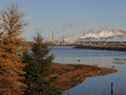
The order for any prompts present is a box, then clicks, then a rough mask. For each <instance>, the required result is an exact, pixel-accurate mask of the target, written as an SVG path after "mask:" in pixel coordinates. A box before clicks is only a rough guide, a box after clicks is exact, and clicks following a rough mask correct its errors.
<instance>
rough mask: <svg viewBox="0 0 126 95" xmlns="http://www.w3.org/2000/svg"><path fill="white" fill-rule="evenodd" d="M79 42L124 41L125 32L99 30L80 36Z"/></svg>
mask: <svg viewBox="0 0 126 95" xmlns="http://www.w3.org/2000/svg"><path fill="white" fill-rule="evenodd" d="M80 39H81V40H85V39H86V40H101V39H102V40H103V39H104V40H126V31H125V30H100V31H97V32H86V33H83V35H82V36H80Z"/></svg>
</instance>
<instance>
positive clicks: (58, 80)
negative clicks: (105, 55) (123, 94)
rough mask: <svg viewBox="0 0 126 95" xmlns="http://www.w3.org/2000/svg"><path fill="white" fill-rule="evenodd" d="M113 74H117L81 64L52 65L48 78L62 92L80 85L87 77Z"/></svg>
mask: <svg viewBox="0 0 126 95" xmlns="http://www.w3.org/2000/svg"><path fill="white" fill-rule="evenodd" d="M114 72H117V70H115V69H110V68H99V67H96V66H88V65H82V64H53V65H52V71H51V74H50V75H49V77H48V78H49V80H51V81H53V82H54V83H55V84H56V86H57V87H58V88H60V89H61V90H63V91H64V90H68V89H70V88H72V87H74V86H76V85H78V84H80V83H82V82H83V81H84V80H85V79H86V78H87V77H92V76H99V75H106V74H110V73H114Z"/></svg>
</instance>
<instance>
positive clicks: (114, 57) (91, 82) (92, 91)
mask: <svg viewBox="0 0 126 95" xmlns="http://www.w3.org/2000/svg"><path fill="white" fill-rule="evenodd" d="M52 53H53V54H54V56H55V62H57V63H61V64H68V63H69V64H71V63H72V64H78V63H79V64H88V65H98V66H102V67H109V68H111V67H112V66H114V67H115V68H116V69H118V72H117V73H114V74H110V75H105V76H96V77H91V78H87V80H85V81H84V82H83V83H81V84H79V85H77V86H75V87H73V88H71V89H69V90H67V91H66V92H65V93H64V94H65V95H111V94H110V89H111V87H110V83H111V82H113V83H114V87H113V89H114V95H126V90H125V88H126V64H125V63H126V62H125V60H126V52H123V51H107V50H91V49H75V48H70V47H67V48H53V49H52ZM122 60H123V63H124V64H115V63H117V62H119V61H122Z"/></svg>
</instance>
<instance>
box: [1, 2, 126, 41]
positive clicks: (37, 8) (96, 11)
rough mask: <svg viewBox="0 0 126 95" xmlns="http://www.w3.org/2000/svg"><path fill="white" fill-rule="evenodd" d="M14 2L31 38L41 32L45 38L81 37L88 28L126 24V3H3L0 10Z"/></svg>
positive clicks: (123, 25)
mask: <svg viewBox="0 0 126 95" xmlns="http://www.w3.org/2000/svg"><path fill="white" fill-rule="evenodd" d="M11 1H16V2H17V4H18V5H19V6H20V7H21V8H22V9H23V10H24V12H25V15H26V21H28V23H29V28H30V29H28V30H29V31H30V32H28V33H26V34H27V37H28V38H29V39H31V37H32V36H33V35H34V34H35V33H36V32H41V33H42V35H43V36H44V37H46V38H47V37H49V38H50V37H51V35H52V32H54V35H55V36H56V37H61V36H62V35H63V34H64V35H65V36H66V37H67V36H74V35H79V34H80V32H83V31H86V30H88V29H96V28H99V27H103V26H109V27H122V28H125V25H126V0H0V8H4V7H6V6H8V5H9V4H10V3H11Z"/></svg>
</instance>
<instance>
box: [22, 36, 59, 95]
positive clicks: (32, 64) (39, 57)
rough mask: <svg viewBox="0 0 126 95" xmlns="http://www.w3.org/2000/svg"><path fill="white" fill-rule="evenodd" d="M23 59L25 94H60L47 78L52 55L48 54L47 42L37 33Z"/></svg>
mask: <svg viewBox="0 0 126 95" xmlns="http://www.w3.org/2000/svg"><path fill="white" fill-rule="evenodd" d="M24 61H25V62H26V63H28V64H27V66H26V72H27V74H26V79H27V85H28V91H27V93H26V95H61V92H60V91H59V90H58V89H56V88H55V86H54V85H53V84H52V83H51V82H50V81H48V80H47V76H48V74H49V73H50V69H51V64H52V63H53V62H52V61H53V56H52V55H51V54H50V50H49V48H48V44H46V43H44V42H43V39H42V37H41V36H40V35H39V34H38V35H37V37H36V38H35V39H34V41H33V43H32V47H31V51H30V52H29V54H26V55H25V57H24Z"/></svg>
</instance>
